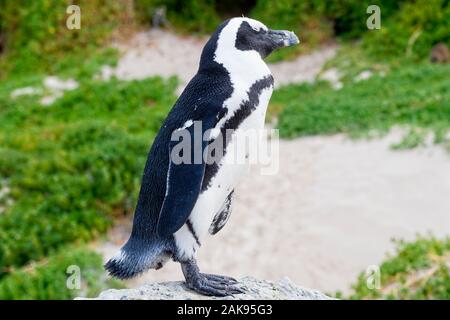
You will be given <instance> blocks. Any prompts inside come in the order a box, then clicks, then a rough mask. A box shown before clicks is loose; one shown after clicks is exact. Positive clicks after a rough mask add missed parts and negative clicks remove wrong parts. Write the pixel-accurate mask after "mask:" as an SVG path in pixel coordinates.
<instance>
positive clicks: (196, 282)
mask: <svg viewBox="0 0 450 320" xmlns="http://www.w3.org/2000/svg"><path fill="white" fill-rule="evenodd" d="M181 269H182V271H183V274H184V277H185V279H186V286H187V287H188V288H189V289H191V290H194V291H195V292H198V293H200V294H203V295H206V296H218V297H225V296H230V295H233V294H239V293H244V292H245V291H244V290H243V289H242V288H239V287H238V286H236V284H237V283H238V281H237V280H236V279H234V278H231V277H227V276H221V275H215V274H208V273H201V272H200V270H199V268H198V266H197V263H196V262H195V260H190V261H188V262H182V263H181Z"/></svg>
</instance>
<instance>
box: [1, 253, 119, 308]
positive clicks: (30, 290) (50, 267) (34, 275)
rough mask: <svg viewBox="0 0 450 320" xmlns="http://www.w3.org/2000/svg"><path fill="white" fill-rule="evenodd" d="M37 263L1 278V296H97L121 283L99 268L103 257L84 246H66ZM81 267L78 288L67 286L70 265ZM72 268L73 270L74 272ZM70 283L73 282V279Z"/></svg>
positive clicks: (70, 270)
mask: <svg viewBox="0 0 450 320" xmlns="http://www.w3.org/2000/svg"><path fill="white" fill-rule="evenodd" d="M68 249H69V250H66V251H65V252H62V253H59V254H57V255H53V256H51V257H50V258H49V259H48V260H45V261H43V262H41V263H39V264H38V265H30V266H27V267H24V268H22V269H20V270H17V271H15V272H13V273H12V274H11V275H10V276H8V277H7V278H5V279H4V280H2V281H1V282H0V299H2V300H6V299H14V300H17V299H41V300H44V299H73V298H75V297H77V296H89V297H92V296H96V295H98V293H99V292H100V291H102V290H105V289H106V288H111V287H114V288H120V287H122V286H121V285H120V283H118V282H117V281H114V280H108V279H107V278H106V276H105V273H104V271H103V268H102V257H101V256H100V255H99V254H97V253H94V252H92V251H89V250H87V249H84V248H68ZM71 266H75V267H76V268H79V271H80V274H79V275H80V280H81V281H80V282H81V283H80V289H76V287H75V289H70V286H69V287H68V286H67V281H68V280H69V284H72V282H70V280H71V279H70V278H68V277H69V276H71V275H74V276H77V274H76V273H75V272H78V270H76V269H75V270H72V269H71V268H70V267H71ZM74 271H75V272H74ZM73 284H75V285H76V284H77V283H76V279H74V282H73Z"/></svg>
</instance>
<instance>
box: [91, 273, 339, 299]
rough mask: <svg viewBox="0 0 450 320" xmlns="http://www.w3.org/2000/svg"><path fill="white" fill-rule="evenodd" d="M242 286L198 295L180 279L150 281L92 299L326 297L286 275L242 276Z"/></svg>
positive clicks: (240, 281)
mask: <svg viewBox="0 0 450 320" xmlns="http://www.w3.org/2000/svg"><path fill="white" fill-rule="evenodd" d="M239 283H240V285H241V286H242V287H243V288H244V289H245V290H246V293H244V294H238V295H234V296H229V297H223V298H218V297H206V296H203V295H199V294H197V293H195V292H193V291H191V290H189V289H187V288H186V287H185V286H184V283H183V282H179V281H176V282H162V283H150V284H146V285H143V286H141V287H139V288H135V289H122V290H116V289H110V290H106V291H103V292H102V293H100V295H99V296H98V297H97V298H95V299H96V300H202V299H225V300H258V299H260V300H269V299H270V300H286V299H289V300H329V299H332V298H330V297H328V296H326V295H324V294H323V293H321V292H319V291H316V290H312V289H307V288H302V287H298V286H296V285H295V284H294V283H293V282H292V281H291V280H289V279H288V278H283V279H282V280H280V281H278V282H271V281H267V280H257V279H255V278H252V277H244V278H242V279H240V280H239Z"/></svg>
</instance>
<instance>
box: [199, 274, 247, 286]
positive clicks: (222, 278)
mask: <svg viewBox="0 0 450 320" xmlns="http://www.w3.org/2000/svg"><path fill="white" fill-rule="evenodd" d="M201 275H202V276H204V277H205V278H206V279H208V280H211V281H215V282H219V283H222V284H228V285H233V284H237V283H238V281H237V280H236V279H235V278H232V277H228V276H222V275H218V274H210V273H202V274H201Z"/></svg>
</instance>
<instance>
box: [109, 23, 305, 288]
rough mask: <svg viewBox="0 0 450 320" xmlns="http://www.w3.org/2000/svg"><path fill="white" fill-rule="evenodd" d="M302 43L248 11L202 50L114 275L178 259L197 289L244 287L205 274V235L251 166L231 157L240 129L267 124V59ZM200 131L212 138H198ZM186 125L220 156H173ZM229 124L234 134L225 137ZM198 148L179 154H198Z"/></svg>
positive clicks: (160, 139) (224, 214)
mask: <svg viewBox="0 0 450 320" xmlns="http://www.w3.org/2000/svg"><path fill="white" fill-rule="evenodd" d="M297 43H299V40H298V38H297V36H296V35H295V34H294V33H293V32H289V31H277V30H270V29H268V28H267V27H266V26H265V25H264V24H262V23H261V22H259V21H256V20H253V19H249V18H244V17H242V18H241V17H239V18H232V19H229V20H227V21H225V22H223V23H222V24H221V25H220V26H219V27H218V28H217V30H216V31H215V32H214V34H213V35H212V36H211V38H210V39H209V41H208V42H207V43H206V45H205V47H204V49H203V51H202V54H201V58H200V64H199V68H198V72H197V74H196V75H195V76H194V77H193V78H192V80H191V81H190V82H189V84H188V85H187V86H186V88H185V90H184V91H183V93H182V94H181V96H180V97H179V99H178V100H177V102H176V103H175V105H174V106H173V108H172V110H171V111H170V112H169V114H168V116H167V118H166V120H165V121H164V123H163V125H162V127H161V129H160V130H159V132H158V134H157V136H156V138H155V140H154V142H153V145H152V147H151V149H150V152H149V154H148V159H147V163H146V165H145V169H144V174H143V177H142V185H141V190H140V193H139V198H138V202H137V206H136V210H135V214H134V220H133V229H132V232H131V236H130V238H129V240H128V241H127V243H126V244H125V245H124V246H123V247H122V249H121V250H120V251H119V252H118V253H117V254H116V255H115V256H114V257H113V258H111V259H110V260H109V261H108V262H107V263H106V264H105V268H106V269H107V270H108V271H109V273H110V274H111V275H112V276H114V277H117V278H120V279H127V278H131V277H133V276H136V275H138V274H140V273H142V272H144V271H146V270H148V269H150V268H153V269H159V268H161V267H162V266H163V265H164V264H165V263H166V262H167V261H168V260H169V259H170V258H172V259H173V260H174V261H176V262H179V263H180V264H181V269H182V272H183V274H184V277H185V279H186V285H187V286H188V287H189V288H190V289H192V290H195V291H197V292H199V293H201V294H204V295H215V296H226V295H231V294H235V293H241V292H243V291H242V289H241V288H239V287H238V286H237V281H236V280H235V279H233V278H231V277H227V276H220V275H212V274H205V273H200V271H199V268H198V266H197V263H196V259H195V255H196V251H197V250H198V248H199V247H200V245H201V243H202V241H203V240H204V239H205V236H206V235H207V234H208V233H210V234H215V233H217V232H218V231H219V230H220V229H221V228H222V227H223V226H224V224H225V223H226V221H227V219H228V217H229V215H230V211H231V203H232V199H233V192H234V188H235V186H236V185H237V183H238V182H239V180H240V179H241V178H242V176H243V175H244V174H245V173H246V171H247V166H246V165H242V164H233V163H232V162H230V161H227V160H229V159H227V158H228V157H230V154H231V152H227V151H228V150H231V149H230V148H232V147H233V143H235V139H234V138H235V137H236V135H238V134H239V133H238V132H240V130H247V129H262V128H263V126H264V117H265V113H266V108H267V105H268V102H269V99H270V97H271V95H272V90H273V77H272V75H271V73H270V70H269V68H268V67H267V65H266V63H265V62H264V60H263V59H264V58H265V57H267V56H268V55H269V54H270V53H271V52H272V51H274V50H275V49H277V48H281V47H287V46H291V45H295V44H297ZM198 123H200V126H198V125H197V124H198ZM196 130H197V133H200V136H203V137H205V136H206V137H207V139H200V142H198V139H197V138H195V137H196ZM180 131H182V132H188V133H189V136H188V137H189V138H187V139H192V141H190V142H192V143H193V145H195V146H197V147H200V152H201V153H200V155H203V152H205V151H206V154H207V152H208V151H211V150H212V145H214V143H217V142H223V143H222V144H218V145H219V146H221V148H222V149H219V150H220V151H222V152H221V156H220V157H216V158H215V161H207V160H208V159H209V158H208V157H203V156H200V160H199V161H191V162H188V161H187V162H181V163H180V162H179V161H178V162H176V161H174V160H173V158H172V157H173V155H174V154H176V153H174V151H175V149H176V148H177V144H178V142H179V141H173V134H174V133H178V132H180ZM230 131H231V132H232V137H231V139H225V138H226V137H225V136H227V135H228V133H229V132H230ZM197 136H198V135H197ZM192 137H194V138H192ZM196 139H197V140H196ZM222 140H223V141H222ZM191 149H195V148H194V147H193V148H191ZM194 152H195V151H190V152H185V151H182V152H180V153H179V154H178V155H180V156H183V157H184V156H189V155H191V156H192V155H193V156H194V158H195V154H194ZM188 153H191V154H188ZM210 156H211V155H210ZM205 158H208V159H205ZM211 158H213V157H212V156H211ZM197 160H198V159H197Z"/></svg>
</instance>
